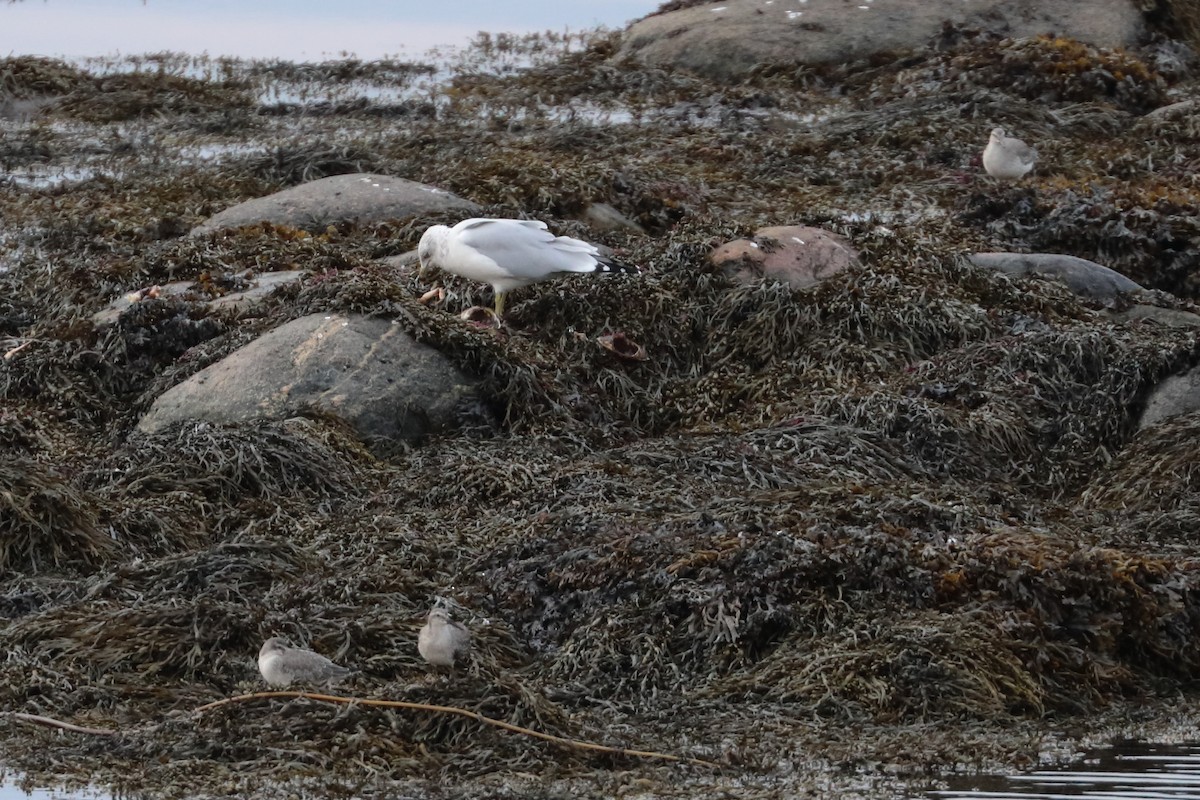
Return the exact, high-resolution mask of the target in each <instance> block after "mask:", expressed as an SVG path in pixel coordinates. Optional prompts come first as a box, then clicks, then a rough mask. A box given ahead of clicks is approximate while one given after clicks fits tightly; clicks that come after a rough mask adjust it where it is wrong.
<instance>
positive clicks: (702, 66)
mask: <svg viewBox="0 0 1200 800" xmlns="http://www.w3.org/2000/svg"><path fill="white" fill-rule="evenodd" d="M943 22H950V23H957V24H962V25H966V26H969V27H973V28H981V29H984V30H988V31H994V32H996V33H999V34H1001V35H1003V36H1007V37H1014V38H1015V37H1025V36H1037V35H1039V34H1043V33H1046V32H1048V31H1053V32H1055V33H1057V34H1058V35H1060V36H1069V37H1071V38H1074V39H1079V40H1081V41H1084V42H1088V43H1090V44H1095V45H1100V46H1103V47H1118V46H1129V45H1132V44H1134V43H1136V41H1137V39H1138V37H1139V36H1140V34H1141V33H1142V30H1143V23H1142V18H1141V15H1140V14H1139V13H1138V11H1137V9H1135V8H1134V4H1133V3H1131V2H1129V0H1000V2H996V0H952V2H949V1H948V2H931V0H886V2H885V1H884V0H878V2H877V1H876V0H803V2H799V3H797V2H795V0H720V2H711V3H704V4H701V5H696V6H692V7H690V8H683V9H679V10H677V11H669V12H667V13H664V14H654V15H651V16H648V17H646V18H644V19H641V20H639V21H638V22H635V23H633V24H632V25H631V26H630V27H629V29H628V30H627V31H626V35H625V39H624V43H623V45H622V47H621V50H620V51H619V53H618V57H619V58H621V57H632V58H635V59H637V60H639V61H642V62H644V63H647V64H652V65H655V66H673V67H677V68H680V69H685V70H689V71H692V72H697V73H700V74H702V75H706V76H708V77H711V78H715V79H717V80H722V81H738V80H740V79H741V78H743V77H744V76H746V75H747V73H749V72H750V71H751V70H753V69H755V68H756V67H759V66H762V65H790V64H797V63H804V64H840V63H845V62H847V61H853V60H855V59H860V58H866V57H868V56H871V55H874V54H879V53H886V52H890V51H903V50H912V49H915V48H918V47H921V46H923V45H925V44H926V43H927V42H928V41H930V40H931V39H932V38H933V37H935V36H937V35H938V34H939V33H940V32H941V30H942V23H943Z"/></svg>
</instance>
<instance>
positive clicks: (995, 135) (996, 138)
mask: <svg viewBox="0 0 1200 800" xmlns="http://www.w3.org/2000/svg"><path fill="white" fill-rule="evenodd" d="M1006 136H1008V134H1007V133H1006V132H1005V130H1004V128H1001V127H995V128H992V141H993V142H996V143H997V144H999V143H1000V142H1002V141H1004V138H1005V137H1006Z"/></svg>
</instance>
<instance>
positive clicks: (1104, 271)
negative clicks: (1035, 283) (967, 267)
mask: <svg viewBox="0 0 1200 800" xmlns="http://www.w3.org/2000/svg"><path fill="white" fill-rule="evenodd" d="M967 258H968V260H970V262H971V263H972V264H974V265H975V266H977V267H983V268H985V269H994V270H997V271H999V272H1005V273H1008V274H1009V275H1040V276H1042V277H1043V278H1050V279H1051V280H1056V281H1059V282H1060V283H1065V284H1066V285H1067V288H1068V289H1070V290H1071V291H1072V292H1074V293H1075V294H1077V295H1079V296H1080V297H1086V298H1089V299H1091V300H1100V301H1102V302H1110V301H1112V300H1115V299H1116V297H1117V295H1118V294H1119V293H1121V292H1133V291H1137V290H1139V289H1141V288H1143V287H1142V285H1141V284H1140V283H1137V282H1136V281H1133V280H1130V279H1129V278H1127V277H1125V276H1124V275H1122V274H1121V273H1119V272H1117V271H1116V270H1113V269H1109V268H1108V267H1106V266H1104V265H1103V264H1097V263H1096V262H1095V261H1088V260H1087V259H1086V258H1076V257H1075V256H1065V255H1061V254H1059V253H973V254H971V255H969V256H967Z"/></svg>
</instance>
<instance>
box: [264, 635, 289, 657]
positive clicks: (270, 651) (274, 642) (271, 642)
mask: <svg viewBox="0 0 1200 800" xmlns="http://www.w3.org/2000/svg"><path fill="white" fill-rule="evenodd" d="M290 648H291V643H289V642H288V640H287V639H285V638H283V637H282V636H272V637H271V638H270V639H267V640H266V641H265V642H263V646H262V647H261V648H259V651H258V657H259V658H266V657H267V656H273V655H276V654H278V653H282V652H284V651H286V650H289V649H290Z"/></svg>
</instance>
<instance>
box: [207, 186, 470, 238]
mask: <svg viewBox="0 0 1200 800" xmlns="http://www.w3.org/2000/svg"><path fill="white" fill-rule="evenodd" d="M450 212H455V213H459V214H462V216H463V217H470V216H473V215H474V214H477V213H478V212H479V206H477V205H476V204H475V203H472V202H471V201H470V200H464V199H463V198H461V197H459V196H458V195H454V194H451V193H450V192H447V191H445V190H444V189H438V188H437V187H434V186H428V185H426V184H423V183H417V182H416V181H410V180H405V179H404V178H393V177H391V176H389V175H374V174H369V173H353V174H350V175H331V176H330V177H328V178H321V179H320V180H316V181H310V182H309V183H302V184H300V185H299V186H293V187H291V188H289V189H284V190H283V191H281V192H276V193H275V194H271V195H267V196H266V197H258V198H255V199H253V200H247V201H246V202H244V203H238V204H237V205H236V206H232V207H230V208H227V209H225V210H224V211H222V212H220V213H218V214H214V215H213V216H211V217H209V218H208V219H207V220H205V221H204V222H202V223H200V224H199V225H197V226H196V227H195V228H193V229H192V235H198V234H202V233H209V232H211V231H215V230H221V229H222V228H238V227H241V226H243V225H254V224H256V223H259V222H271V223H274V224H276V225H287V226H290V227H293V228H300V229H302V230H308V231H321V230H324V229H325V228H326V227H327V226H329V225H332V224H336V223H339V222H360V223H371V222H385V221H387V220H393V219H405V218H408V217H414V216H417V215H418V214H435V213H450Z"/></svg>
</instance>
